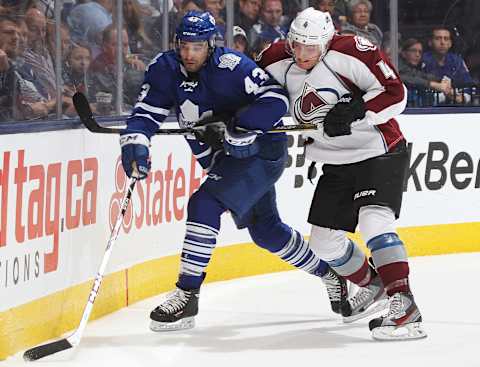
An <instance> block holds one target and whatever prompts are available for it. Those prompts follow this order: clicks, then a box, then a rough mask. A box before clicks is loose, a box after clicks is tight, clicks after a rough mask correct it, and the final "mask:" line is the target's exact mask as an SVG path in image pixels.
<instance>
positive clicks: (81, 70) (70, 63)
mask: <svg viewBox="0 0 480 367" xmlns="http://www.w3.org/2000/svg"><path fill="white" fill-rule="evenodd" d="M91 61H92V53H91V51H90V49H89V48H88V47H85V46H79V45H75V46H74V47H72V49H71V50H70V52H69V53H68V54H67V56H66V62H65V67H64V68H63V72H62V78H63V90H64V104H65V114H66V115H67V116H75V115H76V112H75V109H74V107H73V103H72V101H71V98H72V97H73V95H74V94H75V92H82V93H84V94H86V95H88V89H87V70H88V68H89V66H90V63H91Z"/></svg>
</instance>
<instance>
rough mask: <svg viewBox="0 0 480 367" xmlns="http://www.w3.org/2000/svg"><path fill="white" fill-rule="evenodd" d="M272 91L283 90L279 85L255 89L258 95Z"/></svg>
mask: <svg viewBox="0 0 480 367" xmlns="http://www.w3.org/2000/svg"><path fill="white" fill-rule="evenodd" d="M272 89H281V90H283V88H282V87H281V85H279V84H272V85H265V86H263V87H259V88H258V89H257V94H259V93H264V92H267V91H269V90H272Z"/></svg>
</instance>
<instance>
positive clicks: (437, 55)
mask: <svg viewBox="0 0 480 367" xmlns="http://www.w3.org/2000/svg"><path fill="white" fill-rule="evenodd" d="M428 45H429V46H430V48H431V51H426V52H425V53H424V54H423V63H424V65H423V70H424V71H425V72H427V73H431V74H434V75H436V76H437V77H438V78H440V79H442V78H445V77H447V78H449V79H450V80H451V81H452V84H453V85H454V86H456V87H463V86H469V85H471V84H472V83H473V80H472V78H471V76H470V73H469V71H468V68H467V65H466V64H465V61H463V58H462V57H461V56H460V55H457V54H455V53H453V52H450V49H451V48H452V36H451V34H450V31H449V30H448V29H445V28H434V29H433V30H432V36H431V39H430V40H429V42H428Z"/></svg>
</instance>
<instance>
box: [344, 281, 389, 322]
mask: <svg viewBox="0 0 480 367" xmlns="http://www.w3.org/2000/svg"><path fill="white" fill-rule="evenodd" d="M387 307H388V299H387V295H386V293H385V289H384V287H383V283H382V280H381V279H380V277H379V276H378V275H375V277H374V278H373V279H372V281H371V282H370V284H369V285H367V286H366V287H361V288H359V289H358V290H357V292H356V293H355V295H353V296H352V297H348V299H347V301H346V302H345V303H344V304H343V305H342V316H343V322H345V323H350V322H354V321H357V320H360V319H363V318H364V317H367V316H369V315H372V314H374V313H377V312H380V311H382V310H384V309H386V308H387Z"/></svg>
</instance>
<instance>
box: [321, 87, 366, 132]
mask: <svg viewBox="0 0 480 367" xmlns="http://www.w3.org/2000/svg"><path fill="white" fill-rule="evenodd" d="M364 117H365V103H364V102H363V98H362V97H360V96H359V97H355V96H352V95H345V96H343V97H342V98H340V99H339V100H338V102H337V104H336V105H335V106H334V107H333V108H332V109H331V110H330V111H328V113H327V115H326V116H325V119H324V120H323V131H325V134H327V135H328V136H330V137H334V136H343V135H350V134H351V133H352V129H351V124H352V122H354V121H356V120H359V119H363V118H364Z"/></svg>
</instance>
